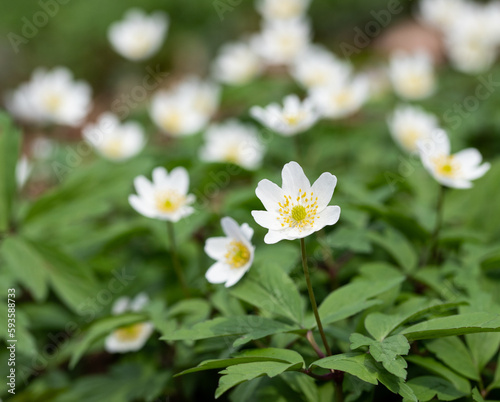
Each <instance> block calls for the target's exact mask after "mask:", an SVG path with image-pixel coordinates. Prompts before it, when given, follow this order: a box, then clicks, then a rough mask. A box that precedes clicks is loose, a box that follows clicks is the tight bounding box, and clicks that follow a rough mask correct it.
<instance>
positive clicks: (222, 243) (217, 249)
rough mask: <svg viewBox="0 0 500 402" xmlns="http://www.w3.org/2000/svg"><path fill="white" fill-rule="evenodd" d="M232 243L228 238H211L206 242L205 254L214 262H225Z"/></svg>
mask: <svg viewBox="0 0 500 402" xmlns="http://www.w3.org/2000/svg"><path fill="white" fill-rule="evenodd" d="M230 242H231V239H230V238H228V237H210V238H209V239H207V241H206V242H205V253H207V255H208V256H209V257H210V258H213V259H214V260H217V261H220V260H223V259H224V256H225V255H226V254H227V250H228V246H229V243H230Z"/></svg>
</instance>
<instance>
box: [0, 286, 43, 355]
mask: <svg viewBox="0 0 500 402" xmlns="http://www.w3.org/2000/svg"><path fill="white" fill-rule="evenodd" d="M19 296H20V295H19V294H18V297H19ZM3 300H4V301H5V302H4V303H1V304H0V322H3V323H5V324H4V327H3V328H4V329H3V330H2V331H0V339H3V340H4V341H6V340H7V339H10V338H9V337H8V335H9V333H8V332H7V328H6V327H7V322H8V321H7V319H8V306H7V300H6V299H3ZM15 320H16V322H15V324H16V326H15V330H16V332H15V337H14V338H13V339H16V353H18V354H20V355H26V356H29V357H35V356H37V354H38V351H37V348H36V340H35V338H34V336H33V335H32V334H31V333H30V331H29V320H28V318H27V316H26V314H25V313H24V311H22V310H21V309H20V307H19V305H17V303H16V317H15ZM6 343H7V342H6ZM9 344H10V343H8V345H9ZM8 345H7V346H8Z"/></svg>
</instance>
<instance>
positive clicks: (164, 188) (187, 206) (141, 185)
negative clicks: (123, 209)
mask: <svg viewBox="0 0 500 402" xmlns="http://www.w3.org/2000/svg"><path fill="white" fill-rule="evenodd" d="M134 186H135V189H136V191H137V195H135V194H133V195H130V196H129V198H128V200H129V203H130V205H131V206H132V208H134V209H135V210H136V211H137V212H139V213H140V214H141V215H144V216H146V217H148V218H155V219H160V220H165V221H171V222H177V221H179V220H180V219H182V218H184V217H186V216H188V215H191V214H192V213H193V212H194V209H193V207H192V206H191V204H192V203H193V202H194V200H195V197H194V195H192V194H188V189H189V175H188V172H187V170H186V169H184V168H183V167H177V168H175V169H173V170H172V171H171V172H170V174H168V172H167V170H166V169H165V168H163V167H157V168H155V169H154V170H153V181H152V182H150V181H149V180H148V179H146V178H145V177H144V176H138V177H136V178H135V180H134Z"/></svg>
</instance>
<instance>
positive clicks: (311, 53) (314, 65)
mask: <svg viewBox="0 0 500 402" xmlns="http://www.w3.org/2000/svg"><path fill="white" fill-rule="evenodd" d="M351 71H352V67H351V65H350V64H349V63H347V62H345V61H343V60H340V59H338V58H337V57H335V56H334V55H333V54H332V53H330V52H329V51H327V50H325V49H323V48H321V47H319V46H309V47H308V48H307V49H306V50H305V51H304V52H303V53H302V54H301V55H299V57H297V58H296V59H295V61H294V63H293V65H292V66H291V74H292V76H293V78H294V79H295V80H297V81H298V82H299V83H300V84H301V85H302V86H304V87H305V88H308V89H313V88H321V87H324V86H326V85H330V84H332V83H335V82H343V81H344V80H346V79H347V78H348V77H349V76H350V74H351Z"/></svg>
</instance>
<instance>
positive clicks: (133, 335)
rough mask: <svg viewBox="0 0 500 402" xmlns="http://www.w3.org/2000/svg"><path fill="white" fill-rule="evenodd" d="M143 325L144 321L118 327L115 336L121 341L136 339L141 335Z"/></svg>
mask: <svg viewBox="0 0 500 402" xmlns="http://www.w3.org/2000/svg"><path fill="white" fill-rule="evenodd" d="M143 327H144V323H139V324H132V325H128V326H126V327H122V328H119V329H117V330H116V331H115V336H116V338H117V339H118V340H119V341H121V342H130V341H134V340H136V339H137V338H138V337H139V336H140V335H141V333H142V329H143Z"/></svg>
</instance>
